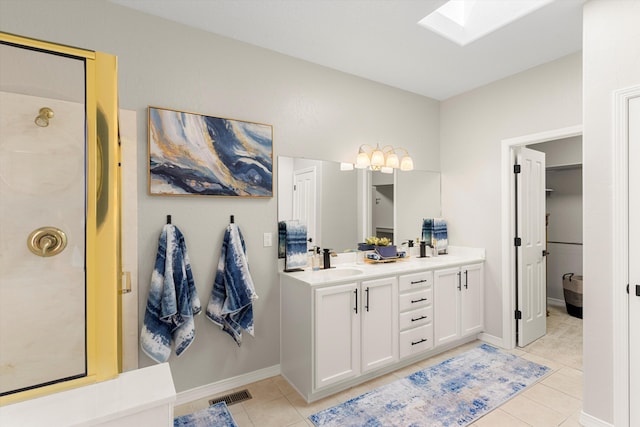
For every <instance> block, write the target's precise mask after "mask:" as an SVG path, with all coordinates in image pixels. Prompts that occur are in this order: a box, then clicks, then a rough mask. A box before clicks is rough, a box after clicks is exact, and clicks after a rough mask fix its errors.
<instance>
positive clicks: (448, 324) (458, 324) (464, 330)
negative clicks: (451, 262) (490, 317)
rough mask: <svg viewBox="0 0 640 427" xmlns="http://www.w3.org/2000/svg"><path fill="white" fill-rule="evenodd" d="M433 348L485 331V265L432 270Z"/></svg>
mask: <svg viewBox="0 0 640 427" xmlns="http://www.w3.org/2000/svg"><path fill="white" fill-rule="evenodd" d="M433 274H434V334H435V338H434V339H435V345H436V346H439V345H443V344H447V343H449V342H453V341H456V340H458V339H459V338H462V337H466V336H469V335H473V334H477V333H479V332H482V330H483V329H484V266H483V264H470V265H463V266H461V267H454V268H445V269H441V270H435V271H434V273H433Z"/></svg>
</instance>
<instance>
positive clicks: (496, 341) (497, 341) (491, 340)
mask: <svg viewBox="0 0 640 427" xmlns="http://www.w3.org/2000/svg"><path fill="white" fill-rule="evenodd" d="M478 339H479V340H480V341H484V342H486V343H487V344H491V345H495V346H496V347H500V348H509V347H508V346H506V345H505V343H504V340H503V339H502V338H501V337H496V336H495V335H489V334H487V333H485V332H482V333H481V334H478Z"/></svg>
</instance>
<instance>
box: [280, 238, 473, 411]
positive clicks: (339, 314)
mask: <svg viewBox="0 0 640 427" xmlns="http://www.w3.org/2000/svg"><path fill="white" fill-rule="evenodd" d="M449 252H450V254H447V255H440V256H437V257H433V258H417V257H412V258H408V259H406V260H398V261H397V262H393V263H381V264H366V263H365V264H356V263H355V257H354V258H353V259H350V258H349V254H343V255H341V257H343V260H340V261H339V262H338V263H336V267H335V268H332V269H329V270H319V271H311V270H308V271H301V272H295V273H284V272H282V273H281V274H280V303H281V307H280V313H281V314H280V316H281V318H280V328H281V341H280V342H281V344H280V345H281V347H280V368H281V372H282V375H283V376H284V377H285V378H286V379H287V380H288V381H289V383H291V385H292V386H293V387H294V388H295V389H296V390H297V391H298V392H299V393H300V394H301V395H302V396H303V397H304V399H305V400H306V401H307V402H312V401H315V400H318V399H320V398H323V397H325V396H328V395H330V394H333V393H336V392H339V391H341V390H344V389H346V388H349V387H352V386H354V385H357V384H359V383H362V382H365V381H368V380H370V379H372V378H374V377H377V376H379V375H382V374H385V373H387V372H391V371H393V370H396V369H398V368H401V367H403V366H407V365H410V364H412V363H415V362H417V361H419V360H421V359H424V358H427V357H431V356H433V355H434V354H437V353H440V352H443V351H445V350H448V349H450V348H452V347H455V346H457V345H460V344H463V343H465V342H468V341H471V340H474V339H475V338H476V336H477V335H478V333H480V332H482V331H483V329H484V313H483V311H484V300H483V295H484V289H483V287H484V250H483V249H475V248H461V247H450V251H449Z"/></svg>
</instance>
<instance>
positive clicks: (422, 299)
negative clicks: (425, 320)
mask: <svg viewBox="0 0 640 427" xmlns="http://www.w3.org/2000/svg"><path fill="white" fill-rule="evenodd" d="M421 301H427V298H420V299H412V300H411V304H415V303H417V302H421Z"/></svg>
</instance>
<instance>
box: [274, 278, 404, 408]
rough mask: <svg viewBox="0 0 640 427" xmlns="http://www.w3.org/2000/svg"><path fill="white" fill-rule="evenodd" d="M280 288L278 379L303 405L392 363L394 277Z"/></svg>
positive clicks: (395, 354) (292, 283) (286, 282)
mask: <svg viewBox="0 0 640 427" xmlns="http://www.w3.org/2000/svg"><path fill="white" fill-rule="evenodd" d="M280 284H281V304H282V306H281V325H280V327H281V344H280V345H281V347H280V367H281V371H282V374H283V375H284V376H285V377H286V378H287V379H288V380H289V382H291V383H292V385H293V386H294V387H295V388H296V389H297V390H298V392H300V394H302V395H303V397H304V398H305V399H307V400H308V401H310V400H312V396H313V395H314V394H315V393H316V392H317V391H318V390H322V389H324V388H327V387H329V386H331V385H333V384H337V383H339V382H343V381H345V380H348V379H350V378H355V377H358V376H360V375H362V374H365V373H368V372H370V371H373V370H376V369H378V368H380V367H384V366H387V365H391V364H393V363H396V362H397V361H398V359H399V348H398V281H397V278H396V276H390V277H383V278H379V279H372V280H363V281H358V282H354V281H344V282H341V283H334V284H331V285H327V286H305V285H304V284H302V283H300V282H298V281H296V280H292V279H289V278H286V277H285V278H282V279H281V281H280Z"/></svg>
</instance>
